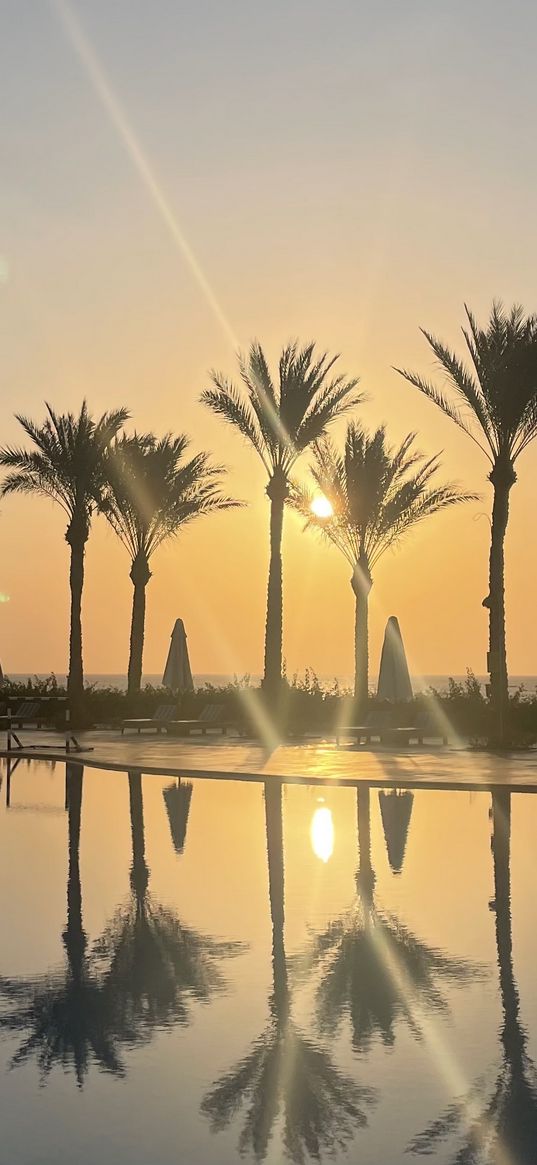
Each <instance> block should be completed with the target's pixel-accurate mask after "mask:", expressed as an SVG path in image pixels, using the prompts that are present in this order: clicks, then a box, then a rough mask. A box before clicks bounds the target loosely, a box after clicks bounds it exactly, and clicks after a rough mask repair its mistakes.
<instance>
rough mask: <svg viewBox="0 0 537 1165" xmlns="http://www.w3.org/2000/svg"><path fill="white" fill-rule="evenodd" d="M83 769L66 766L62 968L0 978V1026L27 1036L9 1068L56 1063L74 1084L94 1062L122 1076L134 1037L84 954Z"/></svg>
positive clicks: (43, 1071)
mask: <svg viewBox="0 0 537 1165" xmlns="http://www.w3.org/2000/svg"><path fill="white" fill-rule="evenodd" d="M83 772H84V770H83V767H82V766H81V765H67V772H66V799H67V810H68V844H69V872H68V881H67V925H66V927H65V930H64V933H63V943H64V947H65V953H66V967H65V969H63V968H62V969H60V970H58V971H55V972H52V973H49V974H47V975H42V976H39V977H38V978H35V979H26V978H22V979H10V978H5V977H2V978H0V996H2V997H3V999H4V1000H5V1001H6V1002H7V1004H8V1008H7V1010H6V1011H2V1015H1V1016H0V1031H7V1032H22V1033H23V1034H24V1037H25V1038H24V1040H23V1042H22V1044H21V1045H20V1047H19V1049H18V1050H17V1051H16V1052H15V1054H14V1056H13V1058H12V1061H11V1064H12V1067H17V1066H18V1065H21V1064H25V1063H27V1062H28V1061H29V1060H30V1059H32V1057H34V1056H35V1058H36V1060H37V1064H38V1066H39V1069H40V1072H41V1075H42V1078H43V1080H45V1079H46V1078H47V1076H48V1075H49V1073H50V1072H51V1070H52V1068H53V1067H54V1066H55V1065H57V1066H61V1067H62V1068H63V1070H64V1071H65V1070H66V1069H70V1070H71V1071H72V1072H73V1074H74V1076H75V1079H76V1082H77V1085H78V1087H79V1088H81V1087H82V1085H83V1083H84V1080H85V1078H86V1075H87V1073H88V1072H89V1069H90V1066H91V1064H92V1063H95V1064H96V1065H97V1066H98V1067H99V1068H100V1069H101V1070H102V1071H105V1072H111V1073H113V1074H114V1075H116V1076H122V1075H124V1066H123V1063H122V1059H121V1056H120V1046H121V1043H123V1042H130V1040H131V1038H132V1032H130V1031H129V1030H125V1029H124V1028H123V1029H121V1028H120V1026H119V1024H118V1012H117V1008H116V1007H115V1000H114V998H113V996H112V995H111V994H110V992H107V991H106V990H105V989H103V984H102V981H101V980H100V979H99V978H98V977H97V976H96V975H95V968H94V964H93V961H92V960H91V959H90V958H88V954H87V938H86V934H85V931H84V927H83V922H82V892H81V885H80V856H79V855H80V824H81V810H82V784H83Z"/></svg>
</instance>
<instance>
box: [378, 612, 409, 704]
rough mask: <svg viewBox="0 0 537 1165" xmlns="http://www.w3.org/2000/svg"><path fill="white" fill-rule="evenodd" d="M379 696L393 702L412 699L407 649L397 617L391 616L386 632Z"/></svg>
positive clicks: (381, 662) (381, 658)
mask: <svg viewBox="0 0 537 1165" xmlns="http://www.w3.org/2000/svg"><path fill="white" fill-rule="evenodd" d="M377 695H378V696H379V698H380V699H381V700H392V701H393V702H395V701H397V700H411V699H412V684H411V683H410V676H409V674H408V664H407V661H406V655H405V648H404V645H403V639H402V636H401V631H400V628H399V623H398V621H397V619H396V618H395V615H390V618H389V619H388V622H387V624H386V630H385V632H384V643H383V644H382V655H381V657H380V670H379V683H378V690H377Z"/></svg>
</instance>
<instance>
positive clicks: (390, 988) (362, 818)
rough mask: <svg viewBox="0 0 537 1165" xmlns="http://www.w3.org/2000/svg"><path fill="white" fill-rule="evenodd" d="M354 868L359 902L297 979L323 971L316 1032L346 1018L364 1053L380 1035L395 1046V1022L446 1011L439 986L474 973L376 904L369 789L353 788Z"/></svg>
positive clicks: (312, 952)
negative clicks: (315, 970)
mask: <svg viewBox="0 0 537 1165" xmlns="http://www.w3.org/2000/svg"><path fill="white" fill-rule="evenodd" d="M356 798H357V819H358V844H359V854H360V860H359V867H358V871H357V875H356V886H357V891H358V900H357V902H356V903H355V905H354V906H353V907H352V908H351V910H350V911H348V913H346V914H345V915H343V916H341V917H340V918H338V919H336V920H335V921H334V922H332V923H331V924H330V925H329V927H328V928H327V930H326V931H324V933H322V934H320V935H318V936H316V937H315V939H314V941H313V942H312V944H311V947H310V949H309V950H308V952H307V953H306V955H305V956H303V957H301V958H300V959H299V960H298V961H297V964H296V969H297V973H298V975H299V976H300V975H301V974H304V972H305V971H307V972H310V971H311V968H312V965H317V966H318V967H319V969H320V971H321V976H320V979H319V985H318V988H317V1015H318V1022H319V1026H320V1029H321V1031H322V1032H323V1033H324V1034H326V1035H328V1036H331V1037H333V1036H334V1035H335V1034H336V1032H337V1030H338V1029H339V1027H340V1025H341V1023H342V1021H343V1019H344V1017H346V1016H347V1015H349V1016H350V1019H351V1025H352V1038H353V1047H354V1048H355V1050H357V1051H361V1050H363V1049H364V1048H366V1047H367V1046H368V1045H369V1043H370V1041H371V1039H372V1037H373V1035H374V1034H375V1033H376V1032H378V1033H379V1035H380V1036H381V1039H382V1041H383V1043H385V1044H393V1043H394V1040H395V1031H394V1026H395V1023H396V1021H397V1020H406V1022H407V1023H409V1024H410V1026H411V1027H412V1028H413V1029H414V1028H416V1027H419V1020H420V1015H421V1013H422V1012H423V1010H424V1009H431V1010H434V1011H440V1010H444V1009H445V1008H446V1002H445V999H444V997H443V995H442V993H441V991H440V988H439V985H438V984H439V981H442V982H445V983H450V982H453V983H463V982H466V981H468V980H469V979H470V978H471V977H473V976H474V975H475V973H476V968H475V967H474V966H471V965H470V964H469V963H467V962H465V961H463V960H461V959H453V958H450V957H449V956H447V955H445V954H443V952H442V951H440V950H437V949H435V948H434V947H430V946H428V945H427V944H426V943H424V942H422V941H421V940H420V939H418V938H416V936H415V935H413V934H412V933H411V931H409V930H408V929H407V927H405V926H404V925H403V924H402V923H401V922H399V920H398V919H397V918H396V917H395V916H394V915H391V914H388V913H387V912H386V911H381V910H379V909H378V908H377V907H376V906H375V902H374V886H375V873H374V870H373V866H372V864H371V830H370V804H369V787H368V786H367V785H365V784H363V783H361V784H359V785H358V787H357V790H356Z"/></svg>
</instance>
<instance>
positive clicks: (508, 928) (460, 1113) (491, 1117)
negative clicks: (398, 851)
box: [409, 789, 537, 1165]
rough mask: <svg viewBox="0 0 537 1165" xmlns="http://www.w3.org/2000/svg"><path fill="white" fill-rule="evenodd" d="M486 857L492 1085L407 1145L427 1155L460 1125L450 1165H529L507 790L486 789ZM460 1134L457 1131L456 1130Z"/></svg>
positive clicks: (527, 1065) (530, 1127)
mask: <svg viewBox="0 0 537 1165" xmlns="http://www.w3.org/2000/svg"><path fill="white" fill-rule="evenodd" d="M492 822H493V832H492V856H493V864H494V893H495V897H494V900H493V902H492V903H491V907H492V908H493V909H494V911H495V929H496V952H497V960H498V974H499V986H500V995H501V1001H502V1015H503V1019H502V1026H501V1029H500V1035H499V1039H500V1047H501V1059H500V1064H499V1067H498V1069H497V1071H496V1073H495V1078H494V1082H493V1084H492V1087H491V1088H490V1089H489V1090H488V1091H489V1094H488V1097H487V1088H486V1081H484V1080H483V1079H481V1080H478V1081H477V1082H476V1083H475V1084H474V1085H473V1087H472V1088H470V1089H469V1090H468V1093H467V1095H466V1096H465V1097H463V1098H460V1099H456V1100H455V1101H454V1102H453V1103H452V1104H451V1105H450V1106H449V1107H448V1108H447V1109H446V1110H445V1112H444V1113H442V1115H441V1116H440V1117H439V1118H438V1119H437V1120H435V1121H434V1122H433V1123H432V1124H431V1125H429V1127H428V1128H427V1129H425V1130H424V1131H423V1132H422V1133H420V1134H419V1135H418V1136H417V1137H415V1138H414V1140H413V1141H412V1142H411V1144H410V1146H409V1151H410V1152H413V1153H416V1154H427V1155H429V1154H432V1153H433V1152H436V1150H437V1148H438V1147H439V1146H440V1144H441V1143H442V1142H443V1141H445V1140H447V1139H448V1138H449V1137H450V1136H455V1135H457V1133H458V1132H459V1129H460V1126H461V1125H462V1126H463V1128H464V1132H463V1135H462V1140H461V1143H460V1146H459V1149H458V1150H457V1151H456V1153H455V1156H454V1165H478V1163H479V1162H481V1161H483V1153H484V1152H486V1153H487V1156H486V1160H487V1162H490V1165H534V1163H535V1147H536V1145H537V1070H536V1068H535V1065H534V1063H533V1061H532V1060H531V1059H530V1057H529V1056H528V1053H527V1034H526V1032H525V1030H524V1028H523V1026H522V1023H521V1019H520V999H519V994H518V989H517V985H516V981H515V976H514V970H513V940H512V920H511V876H510V853H511V793H510V790H509V789H499V790H496V791H495V792H493V793H492ZM459 1136H460V1134H459Z"/></svg>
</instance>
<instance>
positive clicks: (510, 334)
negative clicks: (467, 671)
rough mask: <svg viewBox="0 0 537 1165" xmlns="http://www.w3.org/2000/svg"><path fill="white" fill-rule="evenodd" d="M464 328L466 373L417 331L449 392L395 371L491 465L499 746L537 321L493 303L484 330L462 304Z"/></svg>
mask: <svg viewBox="0 0 537 1165" xmlns="http://www.w3.org/2000/svg"><path fill="white" fill-rule="evenodd" d="M466 316H467V321H468V328H463V329H462V332H463V336H464V339H465V342H466V346H467V349H468V353H469V355H470V359H471V367H470V368H468V367H467V366H466V365H465V364H464V363H463V361H462V360H460V359H459V358H458V356H457V355H456V353H455V352H453V351H451V350H450V349H449V348H447V347H446V346H445V344H443V343H442V342H441V341H440V340H439V339H437V338H436V337H435V336H432V335H431V334H430V332H426V331H424V329H422V332H423V335H424V336H425V338H426V340H427V341H428V342H429V344H430V346H431V348H432V350H433V352H434V354H435V356H436V358H437V360H438V362H439V365H440V368H441V370H442V372H443V373H445V375H446V376H447V382H448V385H449V387H450V389H451V391H452V395H451V396H446V395H445V393H444V391H443V390H442V389H439V388H436V387H435V385H434V384H432V383H431V382H430V381H428V380H425V379H424V378H423V377H421V376H419V375H417V374H416V373H414V372H408V371H406V370H404V369H396V371H397V372H400V373H401V375H402V376H404V377H405V379H406V380H408V381H410V383H411V384H413V385H415V387H416V388H418V389H419V390H420V392H422V393H423V394H424V396H426V397H428V398H429V400H432V401H433V402H434V404H436V405H437V406H438V408H440V409H441V410H442V412H443V413H445V414H446V416H448V417H449V418H450V420H452V421H454V422H455V424H456V425H457V426H458V427H459V429H462V430H463V432H464V433H466V434H467V435H468V436H469V437H470V438H471V440H472V441H474V443H475V444H476V445H477V446H478V447H479V449H481V451H482V453H484V454H485V457H486V458H487V460H488V461H489V463H490V466H491V469H490V473H489V481H490V482H491V483H492V487H493V490H494V501H493V507H492V532H491V544H490V560H489V594H488V596H487V598H486V599H484V601H483V606H485V607H488V609H489V665H488V666H489V671H490V685H491V703H492V711H493V717H492V723H493V725H494V732H495V733H496V735H497V738H498V742H499V743H501V742H502V741H503V740H504V737H505V729H506V721H507V711H508V706H509V704H508V699H509V689H508V677H507V653H506V646H505V593H504V592H505V585H504V542H505V534H506V531H507V523H508V520H509V495H510V493H511V489H512V487H513V485H514V484H515V482H516V479H517V476H516V472H515V463H516V461H517V460H518V458H519V457H520V455H521V453H523V452H524V450H525V449H527V447H528V445H530V444H531V442H532V441H534V440H535V438H536V437H537V316H535V315H531V316H527V317H525V316H524V312H523V309H522V308H521V307H520V306H519V305H515V306H514V307H512V308H511V310H510V311H509V312H507V311H505V310H504V308H503V307H502V305H501V304H500V303H494V304H493V306H492V311H491V314H490V319H489V322H488V324H487V326H486V328H484V329H483V328H480V327H479V326H478V324H477V322H476V320H475V318H474V316H473V315H472V312H471V311H470V310H469V308H468V307H466Z"/></svg>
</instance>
